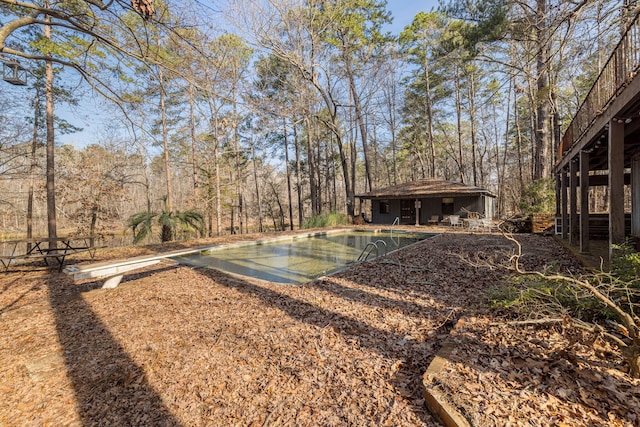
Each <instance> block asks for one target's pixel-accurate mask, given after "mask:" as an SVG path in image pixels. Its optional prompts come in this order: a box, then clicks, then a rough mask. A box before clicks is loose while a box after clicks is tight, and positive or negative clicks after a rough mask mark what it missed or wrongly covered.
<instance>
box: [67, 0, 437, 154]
mask: <svg viewBox="0 0 640 427" xmlns="http://www.w3.org/2000/svg"><path fill="white" fill-rule="evenodd" d="M437 7H438V0H388V1H387V9H388V10H389V11H390V12H391V14H392V16H393V23H392V24H391V25H389V26H388V27H387V28H386V29H387V30H388V31H390V32H391V33H392V34H395V35H398V34H400V32H401V31H402V30H403V29H404V27H406V26H407V25H409V24H411V22H412V21H413V17H414V16H415V15H416V14H417V13H418V12H430V11H431V10H432V9H434V10H435V9H436V8H437ZM90 98H91V97H90V96H87V99H86V102H82V106H81V107H79V108H77V109H75V111H70V108H69V107H68V106H64V105H61V106H60V107H59V109H58V110H57V114H59V115H60V116H62V117H64V118H65V119H67V120H68V121H69V122H70V123H72V124H74V125H76V126H79V127H82V128H84V130H83V131H82V132H77V133H74V134H70V135H61V134H58V135H56V140H57V141H58V142H59V143H62V144H71V145H74V146H76V147H82V146H84V145H87V144H90V143H94V142H98V141H96V139H95V138H96V136H98V135H99V134H100V133H101V132H102V130H101V128H102V127H103V125H101V123H100V118H101V117H102V116H103V114H101V112H100V111H99V110H101V108H100V107H99V106H96V103H95V102H94V101H92V100H91V99H90ZM98 104H99V103H98Z"/></svg>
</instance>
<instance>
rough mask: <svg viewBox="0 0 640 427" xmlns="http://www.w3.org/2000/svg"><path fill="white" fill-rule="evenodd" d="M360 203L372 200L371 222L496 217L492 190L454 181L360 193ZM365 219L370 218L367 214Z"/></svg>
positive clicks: (415, 222)
mask: <svg viewBox="0 0 640 427" xmlns="http://www.w3.org/2000/svg"><path fill="white" fill-rule="evenodd" d="M357 197H358V198H359V199H360V201H361V202H362V201H364V200H371V214H370V216H368V217H369V218H371V222H372V223H374V224H393V223H394V221H396V218H398V220H397V221H399V223H400V224H408V225H419V224H429V223H433V222H434V219H435V218H436V217H437V219H438V221H442V220H443V219H444V218H445V217H447V216H448V215H460V216H461V217H462V218H464V217H466V216H467V215H468V213H469V212H477V213H479V214H480V215H481V216H482V217H485V218H493V217H494V214H495V199H496V196H495V195H494V194H493V193H491V192H490V191H489V190H486V189H484V188H479V187H474V186H471V185H467V184H462V183H459V182H453V181H443V180H438V179H433V178H426V179H419V180H416V181H410V182H406V183H404V184H400V185H394V186H391V187H385V188H380V189H377V190H372V191H369V192H368V193H364V194H359V195H357ZM365 216H367V215H366V214H365Z"/></svg>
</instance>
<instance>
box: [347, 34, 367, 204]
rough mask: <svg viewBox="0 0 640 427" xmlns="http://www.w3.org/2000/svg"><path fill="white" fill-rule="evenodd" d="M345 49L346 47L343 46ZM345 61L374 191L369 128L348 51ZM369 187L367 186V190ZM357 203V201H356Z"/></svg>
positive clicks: (363, 152)
mask: <svg viewBox="0 0 640 427" xmlns="http://www.w3.org/2000/svg"><path fill="white" fill-rule="evenodd" d="M343 48H344V46H343ZM343 53H344V54H343V59H344V62H345V67H346V71H347V75H348V78H349V90H350V92H351V98H352V99H353V108H354V110H355V113H356V123H357V125H358V128H359V129H360V140H361V141H362V154H363V158H364V170H365V174H366V177H367V182H366V184H367V185H368V188H369V190H372V189H373V180H372V177H371V163H370V161H369V147H368V143H367V127H366V126H365V123H364V119H363V117H362V107H361V105H360V104H361V103H360V95H358V90H357V88H356V81H355V76H354V73H353V70H352V69H351V68H352V67H351V56H350V52H348V49H345V50H344V51H343ZM366 188H367V187H366V186H365V189H366ZM354 201H355V199H354Z"/></svg>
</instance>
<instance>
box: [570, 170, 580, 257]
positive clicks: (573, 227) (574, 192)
mask: <svg viewBox="0 0 640 427" xmlns="http://www.w3.org/2000/svg"><path fill="white" fill-rule="evenodd" d="M577 180H578V159H577V158H576V159H573V160H571V163H569V243H571V244H573V245H575V244H577V243H578V226H579V225H578V182H577Z"/></svg>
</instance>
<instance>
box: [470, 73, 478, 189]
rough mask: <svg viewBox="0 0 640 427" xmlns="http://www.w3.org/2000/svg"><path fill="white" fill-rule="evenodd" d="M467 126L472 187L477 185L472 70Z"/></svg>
mask: <svg viewBox="0 0 640 427" xmlns="http://www.w3.org/2000/svg"><path fill="white" fill-rule="evenodd" d="M468 96H469V124H470V125H471V169H472V173H473V185H475V186H477V185H478V160H477V151H478V141H477V136H476V118H475V116H476V102H475V98H476V93H475V79H474V72H473V69H472V70H471V71H470V73H469V85H468Z"/></svg>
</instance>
